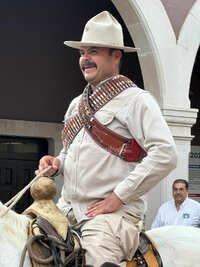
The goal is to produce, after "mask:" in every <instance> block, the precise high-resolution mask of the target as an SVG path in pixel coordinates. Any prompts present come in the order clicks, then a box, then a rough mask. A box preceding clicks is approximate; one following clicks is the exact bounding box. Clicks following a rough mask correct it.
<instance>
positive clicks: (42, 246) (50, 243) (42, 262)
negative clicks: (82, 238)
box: [26, 218, 85, 267]
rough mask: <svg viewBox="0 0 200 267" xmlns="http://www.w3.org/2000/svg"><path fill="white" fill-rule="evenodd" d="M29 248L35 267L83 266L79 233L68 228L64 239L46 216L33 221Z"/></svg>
mask: <svg viewBox="0 0 200 267" xmlns="http://www.w3.org/2000/svg"><path fill="white" fill-rule="evenodd" d="M28 236H29V238H28V242H27V246H26V247H27V250H28V254H29V257H30V259H31V263H32V266H33V267H65V266H69V267H83V266H85V257H84V252H83V250H82V248H81V246H80V242H79V237H78V235H77V233H75V232H74V231H71V230H70V229H69V228H68V231H67V238H66V240H63V238H62V237H61V236H59V235H58V233H57V232H56V230H55V229H54V228H53V227H52V225H51V224H50V223H49V222H48V221H46V220H45V219H44V218H36V219H34V220H32V221H31V223H30V225H29V229H28Z"/></svg>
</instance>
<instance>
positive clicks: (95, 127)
mask: <svg viewBox="0 0 200 267" xmlns="http://www.w3.org/2000/svg"><path fill="white" fill-rule="evenodd" d="M86 130H87V131H88V133H89V134H90V136H91V137H92V138H93V139H94V141H95V142H96V143H97V144H99V145H100V146H101V147H102V148H104V149H106V150H107V151H109V152H110V153H112V154H114V155H116V156H118V157H120V158H122V159H124V160H125V161H129V162H134V161H140V160H141V159H142V158H143V157H145V156H146V152H145V151H144V150H143V149H142V148H141V147H140V145H139V144H138V143H137V142H136V140H135V139H129V138H126V137H124V136H121V135H119V134H117V133H115V132H113V131H112V130H110V129H109V128H107V127H105V126H104V125H103V124H101V123H100V122H99V121H98V120H96V119H95V118H94V117H93V116H92V117H91V119H90V121H89V125H88V127H86Z"/></svg>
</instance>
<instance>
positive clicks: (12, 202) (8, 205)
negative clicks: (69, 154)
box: [1, 166, 51, 218]
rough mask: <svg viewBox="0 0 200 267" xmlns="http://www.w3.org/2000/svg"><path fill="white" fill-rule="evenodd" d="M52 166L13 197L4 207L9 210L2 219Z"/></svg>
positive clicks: (3, 214)
mask: <svg viewBox="0 0 200 267" xmlns="http://www.w3.org/2000/svg"><path fill="white" fill-rule="evenodd" d="M50 168H51V166H48V167H47V168H45V169H44V170H42V171H41V172H40V173H39V174H38V175H37V176H35V178H33V179H32V180H31V181H30V183H29V184H27V185H26V186H25V187H24V188H23V189H22V190H21V191H19V192H18V193H17V194H16V195H15V196H14V197H12V198H11V199H10V200H9V201H8V202H6V203H5V204H4V206H6V207H7V210H5V212H4V213H2V214H1V218H3V217H4V216H5V215H6V214H7V213H8V211H9V210H11V209H12V207H14V206H15V205H16V203H17V202H18V201H19V200H20V198H21V197H22V196H23V195H24V194H25V193H26V191H27V190H28V189H29V188H30V187H31V185H32V184H33V183H34V182H35V181H36V180H37V179H38V178H39V177H41V176H42V175H43V174H44V173H45V172H47V171H48V170H49V169H50Z"/></svg>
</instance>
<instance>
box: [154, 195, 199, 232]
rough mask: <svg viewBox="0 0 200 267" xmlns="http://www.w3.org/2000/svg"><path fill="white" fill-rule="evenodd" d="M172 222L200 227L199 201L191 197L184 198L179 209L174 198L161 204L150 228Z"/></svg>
mask: <svg viewBox="0 0 200 267" xmlns="http://www.w3.org/2000/svg"><path fill="white" fill-rule="evenodd" d="M174 224H176V225H192V226H199V227H200V203H199V202H197V201H195V200H193V199H191V198H186V199H185V201H184V202H183V203H182V204H181V206H180V209H179V211H177V209H176V206H175V201H174V199H172V200H170V201H168V202H166V203H164V204H162V205H161V206H160V208H159V210H158V213H157V215H156V217H155V219H154V221H153V223H152V227H151V228H152V229H153V228H157V227H161V226H165V225H174Z"/></svg>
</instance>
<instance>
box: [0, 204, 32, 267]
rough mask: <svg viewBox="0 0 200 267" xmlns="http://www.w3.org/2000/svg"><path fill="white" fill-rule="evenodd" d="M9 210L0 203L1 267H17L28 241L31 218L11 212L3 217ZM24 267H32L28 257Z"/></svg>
mask: <svg viewBox="0 0 200 267" xmlns="http://www.w3.org/2000/svg"><path fill="white" fill-rule="evenodd" d="M6 209H7V208H6V207H5V206H4V205H3V204H2V203H1V202H0V267H8V266H10V267H17V266H19V261H20V257H21V253H22V249H23V248H24V245H25V242H26V240H27V225H28V223H29V220H30V219H29V218H28V217H26V216H25V215H20V214H17V213H15V212H13V211H9V212H8V213H7V214H6V215H5V216H3V217H2V216H1V214H3V213H4V211H5V210H6ZM24 267H31V263H30V260H29V258H28V257H26V260H25V263H24Z"/></svg>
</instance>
